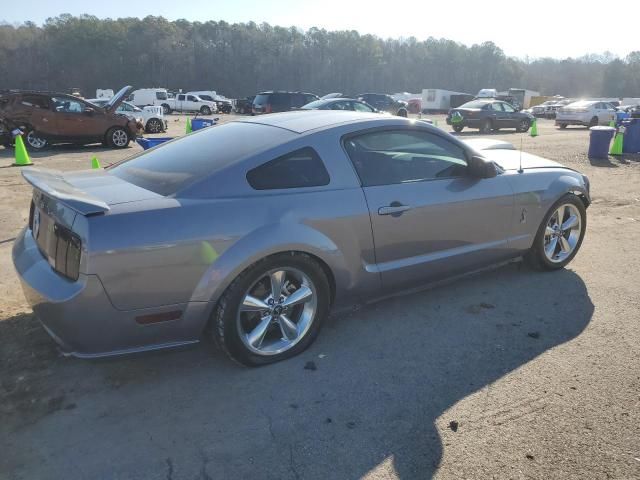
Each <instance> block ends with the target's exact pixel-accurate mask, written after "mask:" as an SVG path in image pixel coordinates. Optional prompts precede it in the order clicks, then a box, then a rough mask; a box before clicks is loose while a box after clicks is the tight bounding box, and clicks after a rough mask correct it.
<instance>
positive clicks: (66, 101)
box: [0, 87, 141, 150]
mask: <svg viewBox="0 0 640 480" xmlns="http://www.w3.org/2000/svg"><path fill="white" fill-rule="evenodd" d="M131 89H132V88H131V87H124V88H123V89H122V90H120V91H119V92H118V93H117V94H116V95H114V96H113V97H112V98H111V99H110V100H109V101H108V102H107V103H106V104H105V105H104V106H103V107H100V106H98V105H94V104H92V103H89V102H86V101H84V100H82V99H80V98H77V97H75V96H73V95H68V94H65V93H52V92H34V91H5V92H1V93H0V123H2V124H3V125H4V128H3V130H5V131H9V132H10V131H12V130H14V129H16V128H19V129H20V130H22V131H23V132H24V135H25V137H24V138H25V143H26V145H27V147H28V148H30V149H32V150H42V149H43V148H45V147H46V146H47V145H51V144H55V143H78V144H83V145H84V144H89V143H98V142H102V143H104V144H105V145H108V146H110V147H113V148H124V147H126V146H127V145H129V142H130V141H131V140H133V139H135V138H136V134H137V132H138V130H139V129H140V128H141V125H138V124H137V122H136V121H135V120H130V119H129V118H127V116H125V115H121V114H119V113H116V109H117V108H118V106H119V105H120V103H122V101H123V100H124V98H125V97H126V95H127V94H128V93H129V92H130V91H131ZM3 143H7V141H6V139H4V140H3Z"/></svg>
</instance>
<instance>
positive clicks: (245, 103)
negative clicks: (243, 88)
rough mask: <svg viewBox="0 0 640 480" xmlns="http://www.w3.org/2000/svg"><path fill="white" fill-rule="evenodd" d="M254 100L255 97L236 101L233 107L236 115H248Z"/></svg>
mask: <svg viewBox="0 0 640 480" xmlns="http://www.w3.org/2000/svg"><path fill="white" fill-rule="evenodd" d="M254 98H256V97H255V95H252V96H249V97H245V98H239V99H237V100H236V106H235V110H236V113H242V114H245V115H247V114H250V113H251V110H252V108H253V100H254Z"/></svg>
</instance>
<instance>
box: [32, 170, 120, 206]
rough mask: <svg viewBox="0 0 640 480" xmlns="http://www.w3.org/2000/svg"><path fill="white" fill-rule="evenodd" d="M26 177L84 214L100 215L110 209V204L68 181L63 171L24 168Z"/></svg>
mask: <svg viewBox="0 0 640 480" xmlns="http://www.w3.org/2000/svg"><path fill="white" fill-rule="evenodd" d="M22 176H23V177H24V179H25V180H26V181H27V182H29V183H30V184H31V185H33V187H34V188H37V189H38V190H41V191H42V192H44V193H45V194H46V195H48V196H50V197H53V198H55V199H56V200H59V201H60V202H61V203H63V204H65V205H66V206H68V207H69V208H71V209H73V210H75V211H76V212H78V213H80V214H82V215H84V216H89V215H98V214H101V213H105V212H108V211H109V205H107V204H106V203H105V202H103V201H102V200H100V199H97V198H95V197H92V196H90V195H88V194H86V193H85V192H83V191H82V190H79V189H77V188H75V187H74V186H73V185H71V184H70V183H68V182H66V181H65V179H64V176H63V173H62V172H60V171H57V170H49V169H44V168H26V169H24V170H22Z"/></svg>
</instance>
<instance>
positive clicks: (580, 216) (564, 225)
mask: <svg viewBox="0 0 640 480" xmlns="http://www.w3.org/2000/svg"><path fill="white" fill-rule="evenodd" d="M586 228H587V209H586V207H585V206H584V203H583V202H582V200H581V199H580V198H579V197H577V196H576V195H574V194H572V193H567V194H566V195H564V196H563V197H562V198H560V199H559V200H558V201H557V202H555V203H554V204H553V205H552V206H551V208H550V209H549V211H548V212H547V214H546V215H545V217H544V219H543V220H542V223H541V224H540V227H539V228H538V232H537V234H536V237H535V239H534V241H533V246H532V247H531V250H529V252H528V253H527V254H526V255H525V260H526V261H527V263H528V264H529V265H530V266H532V267H533V268H535V269H536V270H558V269H560V268H564V267H565V266H566V265H567V264H568V263H569V262H570V261H571V260H573V257H575V256H576V254H577V253H578V250H580V247H581V245H582V241H583V239H584V234H585V231H586Z"/></svg>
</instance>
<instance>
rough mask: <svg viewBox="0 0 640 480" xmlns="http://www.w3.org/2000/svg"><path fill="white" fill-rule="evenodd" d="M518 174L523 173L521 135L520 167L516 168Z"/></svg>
mask: <svg viewBox="0 0 640 480" xmlns="http://www.w3.org/2000/svg"><path fill="white" fill-rule="evenodd" d="M518 173H524V170H522V135H521V136H520V167H519V168H518Z"/></svg>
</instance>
